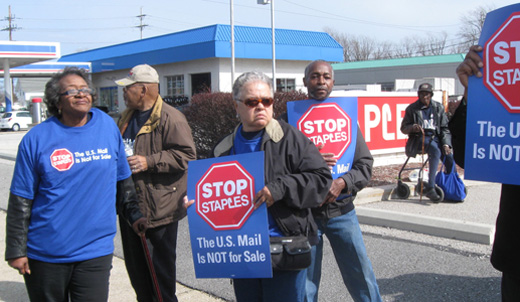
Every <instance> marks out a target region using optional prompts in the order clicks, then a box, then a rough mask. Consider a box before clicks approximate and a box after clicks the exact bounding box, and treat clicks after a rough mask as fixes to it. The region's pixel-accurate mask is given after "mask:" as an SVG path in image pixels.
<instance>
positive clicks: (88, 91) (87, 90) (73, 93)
mask: <svg viewBox="0 0 520 302" xmlns="http://www.w3.org/2000/svg"><path fill="white" fill-rule="evenodd" d="M80 92H82V93H83V94H85V95H92V93H94V89H92V88H81V89H69V90H67V91H65V92H64V93H60V94H59V95H60V96H63V95H71V96H76V95H78V94H79V93H80Z"/></svg>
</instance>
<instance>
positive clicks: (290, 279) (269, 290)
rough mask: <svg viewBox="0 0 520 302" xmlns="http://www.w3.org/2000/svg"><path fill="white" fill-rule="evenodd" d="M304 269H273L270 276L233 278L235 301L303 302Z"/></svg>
mask: <svg viewBox="0 0 520 302" xmlns="http://www.w3.org/2000/svg"><path fill="white" fill-rule="evenodd" d="M305 276H306V270H301V271H273V277H272V278H256V279H233V288H234V289H235V296H236V298H237V302H277V301H278V302H304V301H305Z"/></svg>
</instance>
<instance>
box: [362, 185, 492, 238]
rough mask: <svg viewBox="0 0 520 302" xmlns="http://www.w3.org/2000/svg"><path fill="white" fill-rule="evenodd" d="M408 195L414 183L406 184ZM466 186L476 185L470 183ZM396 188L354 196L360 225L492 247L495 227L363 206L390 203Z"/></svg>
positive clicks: (393, 186) (370, 190)
mask: <svg viewBox="0 0 520 302" xmlns="http://www.w3.org/2000/svg"><path fill="white" fill-rule="evenodd" d="M408 185H409V186H410V191H411V192H410V194H411V195H413V194H414V193H415V192H414V191H415V190H414V184H413V183H408ZM466 185H467V186H472V185H478V182H474V181H470V182H468V183H466ZM395 187H396V185H387V186H382V187H376V188H365V189H364V190H362V191H361V192H359V194H358V196H357V197H356V200H355V204H356V214H357V217H358V220H359V222H360V223H362V224H368V225H376V226H382V227H390V228H395V229H400V230H405V231H413V232H417V233H423V234H428V235H432V236H437V237H444V238H450V239H457V240H463V241H468V242H474V243H481V244H486V245H491V244H493V240H494V237H495V226H494V225H489V224H483V223H475V222H467V221H461V220H455V219H447V218H438V217H431V216H425V215H415V214H408V213H402V212H396V211H390V210H379V209H373V208H366V207H363V206H362V205H363V204H367V203H372V202H382V201H385V200H390V199H391V198H392V196H393V195H392V193H393V190H394V188H395Z"/></svg>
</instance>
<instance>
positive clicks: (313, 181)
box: [213, 119, 332, 244]
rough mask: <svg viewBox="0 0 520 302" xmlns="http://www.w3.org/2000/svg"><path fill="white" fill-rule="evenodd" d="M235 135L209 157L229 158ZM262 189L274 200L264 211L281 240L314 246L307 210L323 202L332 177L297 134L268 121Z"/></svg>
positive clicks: (308, 143)
mask: <svg viewBox="0 0 520 302" xmlns="http://www.w3.org/2000/svg"><path fill="white" fill-rule="evenodd" d="M237 131H238V127H237V128H235V131H234V132H233V133H232V134H230V135H228V136H226V137H224V138H223V139H222V140H221V141H220V142H219V143H218V144H217V145H216V146H215V148H214V149H213V156H215V157H220V156H224V155H229V154H230V150H231V148H232V147H233V143H234V139H235V136H236V133H237ZM261 150H263V151H264V152H265V159H264V161H265V162H264V166H265V168H264V173H265V177H264V178H265V185H266V186H267V188H268V189H269V191H270V192H271V195H272V196H273V198H274V201H275V202H274V204H273V205H272V206H270V207H269V208H268V211H269V213H270V214H271V215H272V216H273V218H274V219H275V221H276V223H277V225H278V227H279V228H280V229H281V230H282V232H283V233H284V235H285V236H298V235H307V237H308V238H309V241H310V243H311V244H316V243H317V241H318V237H317V226H316V223H315V222H314V219H313V218H312V214H311V210H310V208H313V207H317V206H319V205H320V203H321V202H322V201H323V200H324V199H325V196H326V195H327V193H328V190H329V187H330V185H331V182H332V175H331V174H330V170H329V168H328V167H327V164H326V163H325V161H324V160H323V157H322V156H321V155H320V153H319V151H318V149H317V148H316V146H314V144H312V142H311V141H310V140H309V139H308V138H307V137H305V136H304V135H303V134H302V133H301V132H300V131H298V130H297V129H296V128H294V127H292V126H291V125H289V124H287V123H286V122H284V121H277V120H274V119H273V120H271V122H269V124H268V125H267V126H266V128H265V132H264V135H263V138H262V146H261Z"/></svg>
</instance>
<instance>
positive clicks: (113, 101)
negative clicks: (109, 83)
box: [98, 86, 119, 112]
mask: <svg viewBox="0 0 520 302" xmlns="http://www.w3.org/2000/svg"><path fill="white" fill-rule="evenodd" d="M98 107H103V108H102V109H104V110H108V111H110V112H117V111H119V103H118V102H117V86H113V87H103V88H100V89H99V98H98Z"/></svg>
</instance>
